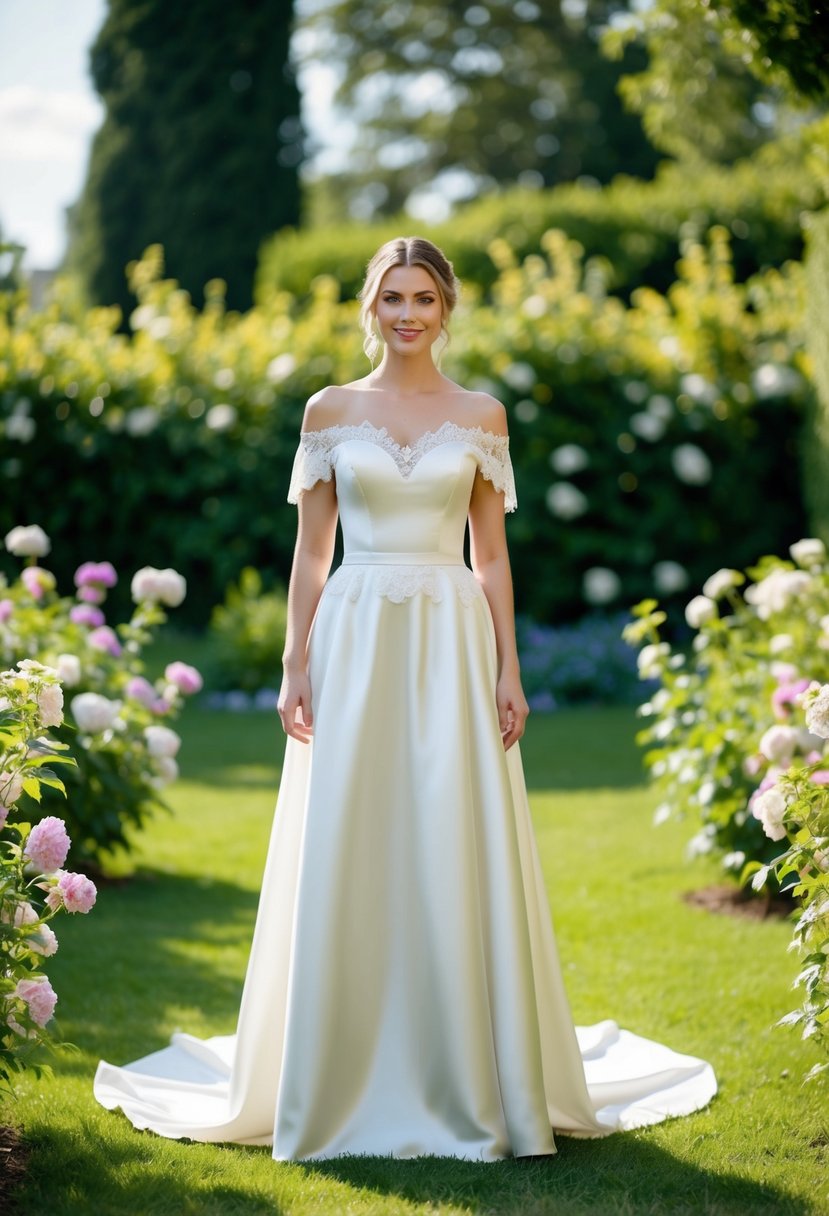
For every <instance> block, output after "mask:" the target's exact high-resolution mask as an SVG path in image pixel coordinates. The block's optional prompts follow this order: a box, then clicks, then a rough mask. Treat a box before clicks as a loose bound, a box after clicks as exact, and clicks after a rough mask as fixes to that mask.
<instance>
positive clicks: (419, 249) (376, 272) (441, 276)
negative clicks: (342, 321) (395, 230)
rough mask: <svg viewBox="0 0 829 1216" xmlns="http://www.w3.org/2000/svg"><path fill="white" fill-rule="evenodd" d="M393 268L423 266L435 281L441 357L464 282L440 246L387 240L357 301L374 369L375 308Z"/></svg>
mask: <svg viewBox="0 0 829 1216" xmlns="http://www.w3.org/2000/svg"><path fill="white" fill-rule="evenodd" d="M393 266H422V267H423V269H424V270H426V271H428V273H429V274H430V275H431V276H432V278H433V279H434V281H435V286H436V287H437V290H438V295H439V296H440V300H441V304H442V309H441V312H442V316H441V333H442V334H443V335H445V339H446V342H445V343H444V346H443V347H442V349H441V354H442V353H443V350H445V349H446V343H448V341H449V331H448V329H447V328H446V322H447V320H448V318H449V317H450V315H451V313H452V310H453V309H454V307H455V305H456V304H457V302H458V294H459V292H460V283H459V282H458V280H457V279H456V278H455V271H454V269H453V268H452V263H451V262H450V261H449V259H448V258H447V257H446V255H445V254H444V253H443V252H442V251H441V250H440V249H438V247H437V245H433V244H432V242H431V241H427V240H426V238H425V237H421V236H398V237H394V239H393V240H391V241H386V243H385V245H381V246H380V248H379V249H378V250H377V252H376V253H375V254H374V256H373V257H372V259H371V261H370V262H369V264H368V266H367V267H366V277H365V281H364V282H363V286H362V287H361V288H360V290H359V291H358V293H357V299H358V300H359V301H360V328H361V329H362V331H363V333H364V334H365V340H364V342H363V350H364V351H365V353H366V355H367V357H368V359H369V360H370V361H371V365H372V367H373V366H374V360H375V358H376V357H377V354H378V352H379V350H380V338H379V337H378V334H377V331H376V330H375V328H374V314H375V305H376V302H377V296H378V294H379V291H380V284H381V283H382V281H383V276H384V275H385V273H386V271H387V270H391V269H392V267H393Z"/></svg>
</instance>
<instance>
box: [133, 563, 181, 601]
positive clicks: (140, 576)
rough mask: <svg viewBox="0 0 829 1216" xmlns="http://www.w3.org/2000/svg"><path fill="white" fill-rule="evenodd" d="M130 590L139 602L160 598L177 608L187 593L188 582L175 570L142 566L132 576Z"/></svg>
mask: <svg viewBox="0 0 829 1216" xmlns="http://www.w3.org/2000/svg"><path fill="white" fill-rule="evenodd" d="M130 591H131V593H132V598H133V599H134V600H135V602H136V603H137V604H139V603H141V601H142V600H158V601H160V602H161V603H162V604H167V605H168V606H169V607H170V608H176V607H178V605H179V604H180V603H181V601H182V600H183V599H184V597H185V595H186V594H187V583H186V581H185V579H184V577H183V576H182V575H181V574H178V573H177V572H176V571H175V570H171V569H169V568H168V569H166V570H156V568H155V567H154V566H142V568H141V569H140V570H137V571H136V572H135V574H134V575H133V576H132V582H131V584H130Z"/></svg>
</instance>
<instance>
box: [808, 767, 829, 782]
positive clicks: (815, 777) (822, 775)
mask: <svg viewBox="0 0 829 1216" xmlns="http://www.w3.org/2000/svg"><path fill="white" fill-rule="evenodd" d="M809 780H810V781H814V783H815V785H829V769H825V768H819V769H818V770H817V772H814V773H812V775H811V777H810V778H809Z"/></svg>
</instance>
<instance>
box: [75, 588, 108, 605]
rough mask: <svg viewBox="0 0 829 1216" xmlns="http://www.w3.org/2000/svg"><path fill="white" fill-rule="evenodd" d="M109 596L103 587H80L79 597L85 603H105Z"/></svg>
mask: <svg viewBox="0 0 829 1216" xmlns="http://www.w3.org/2000/svg"><path fill="white" fill-rule="evenodd" d="M106 597H107V593H106V591H104V589H103V587H79V588H78V599H79V600H83V602H84V603H85V604H103V602H104V600H105V599H106Z"/></svg>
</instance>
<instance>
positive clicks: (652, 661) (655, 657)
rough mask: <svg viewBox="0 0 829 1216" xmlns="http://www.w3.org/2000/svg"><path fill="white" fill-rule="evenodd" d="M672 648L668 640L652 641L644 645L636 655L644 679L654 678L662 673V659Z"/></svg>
mask: <svg viewBox="0 0 829 1216" xmlns="http://www.w3.org/2000/svg"><path fill="white" fill-rule="evenodd" d="M670 650H671V648H670V646H669V645H668V643H667V642H651V643H650V644H649V645H648V646H643V647H642V649H641V650H640V651H639V653H638V655H637V656H636V666H637V667H638V668H639V675H640V676H641V677H642V679H643V680H654V679H656V678H657V677H658V676H660V675H661V674H662V664H661V662H660V660H661V659H663V658H666V657H667V656H668V654H670Z"/></svg>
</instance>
